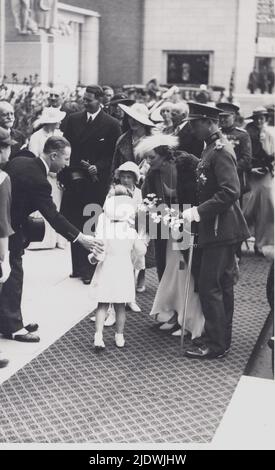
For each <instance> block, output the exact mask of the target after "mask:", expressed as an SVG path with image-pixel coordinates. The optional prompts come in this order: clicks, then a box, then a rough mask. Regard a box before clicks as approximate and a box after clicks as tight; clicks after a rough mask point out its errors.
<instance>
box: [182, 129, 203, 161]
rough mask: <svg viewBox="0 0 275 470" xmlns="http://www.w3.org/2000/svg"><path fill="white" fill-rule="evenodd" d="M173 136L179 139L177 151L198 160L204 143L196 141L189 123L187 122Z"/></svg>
mask: <svg viewBox="0 0 275 470" xmlns="http://www.w3.org/2000/svg"><path fill="white" fill-rule="evenodd" d="M175 134H176V135H177V137H178V138H179V146H178V149H179V150H183V151H185V152H188V153H191V154H192V155H195V156H196V157H198V158H200V157H201V154H202V151H203V147H204V142H203V140H199V139H197V137H196V136H195V135H194V133H193V130H192V127H191V125H190V124H189V122H187V123H186V124H185V125H184V127H182V128H181V129H180V130H179V131H178V132H176V133H175Z"/></svg>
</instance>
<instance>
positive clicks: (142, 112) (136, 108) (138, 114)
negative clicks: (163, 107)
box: [118, 103, 155, 127]
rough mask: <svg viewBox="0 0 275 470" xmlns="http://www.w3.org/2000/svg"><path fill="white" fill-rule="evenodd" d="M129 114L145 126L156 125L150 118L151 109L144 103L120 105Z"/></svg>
mask: <svg viewBox="0 0 275 470" xmlns="http://www.w3.org/2000/svg"><path fill="white" fill-rule="evenodd" d="M118 106H119V107H120V108H121V109H122V110H123V111H124V112H125V113H126V114H128V116H130V117H131V118H133V119H135V121H138V122H140V123H141V124H143V125H144V126H150V127H154V126H155V124H154V123H153V122H152V121H151V120H150V119H149V109H148V108H147V106H146V105H145V104H143V103H134V104H133V105H132V106H126V105H125V104H121V103H120V104H119V105H118Z"/></svg>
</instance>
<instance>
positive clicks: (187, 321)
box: [0, 83, 275, 367]
mask: <svg viewBox="0 0 275 470" xmlns="http://www.w3.org/2000/svg"><path fill="white" fill-rule="evenodd" d="M33 94H34V90H29V91H28V93H25V94H24V93H23V94H21V95H20V94H19V96H14V94H13V95H12V96H10V95H7V90H4V91H3V90H2V94H1V101H0V168H1V170H0V193H1V204H0V333H1V334H2V335H3V337H4V338H8V339H11V340H16V341H21V342H38V341H39V340H40V338H39V336H38V334H37V330H38V328H39V325H38V324H37V323H30V324H28V325H26V324H25V323H24V320H23V316H22V311H21V296H22V287H23V268H22V256H23V254H24V250H25V249H26V248H27V247H28V248H37V247H39V248H55V247H59V248H64V246H65V244H66V243H67V242H66V240H68V242H69V243H70V247H71V260H72V272H71V277H72V278H75V279H76V280H79V281H82V282H83V283H84V284H86V285H89V288H88V289H89V291H90V292H89V294H87V295H90V296H91V299H93V304H95V305H97V307H96V309H95V316H94V317H93V318H92V319H93V320H94V321H95V335H94V347H95V348H96V350H102V349H104V348H105V343H104V338H103V333H104V326H111V325H114V324H115V325H116V326H115V329H116V332H115V343H116V345H117V347H123V346H124V344H125V338H124V325H125V321H126V311H127V308H128V309H130V310H133V311H135V312H139V311H140V307H139V305H138V304H137V302H136V292H139V293H141V294H142V292H144V291H145V290H146V263H147V259H148V253H150V254H151V255H152V253H153V256H154V258H155V266H156V268H157V274H158V279H159V285H158V289H157V292H156V296H155V299H154V303H153V305H152V309H151V312H150V315H151V316H152V318H154V319H155V320H156V322H157V323H158V324H159V327H160V329H162V330H166V331H167V332H169V333H171V334H173V335H174V336H178V335H181V334H182V333H185V334H189V335H190V336H191V339H192V344H191V346H190V347H189V348H188V349H187V350H186V351H185V355H186V357H191V358H198V359H202V358H209V359H215V358H220V357H224V356H225V355H226V354H228V352H229V351H230V347H231V336H232V322H233V311H234V284H235V282H236V279H237V272H238V265H239V262H240V260H241V257H242V243H243V242H245V241H246V240H247V239H248V238H249V237H250V236H251V235H253V236H254V238H255V245H254V250H255V255H257V256H265V254H266V252H269V253H270V252H273V244H274V241H273V225H274V221H273V209H274V171H273V168H274V143H275V131H274V106H270V107H269V108H264V107H258V108H256V109H255V110H254V111H253V113H252V115H251V116H244V118H245V119H240V116H241V114H240V112H241V110H240V107H239V106H238V105H237V104H236V103H231V102H227V101H225V100H223V101H222V102H218V103H214V102H211V101H210V96H209V94H208V93H207V91H206V90H204V89H203V88H202V89H201V90H200V92H199V93H198V95H197V97H196V98H197V99H194V100H193V101H190V102H188V103H187V102H186V101H185V100H183V99H182V97H181V96H180V91H179V89H177V87H172V88H170V89H165V90H161V89H159V88H157V87H156V84H155V83H150V84H149V86H148V87H147V90H146V92H143V93H140V90H138V89H135V88H129V89H128V90H127V91H125V90H124V91H123V90H120V91H118V92H115V91H114V90H113V89H112V88H111V87H110V86H103V87H101V86H99V85H90V86H87V87H86V89H85V90H81V91H80V90H77V91H76V92H75V93H74V94H71V95H70V96H69V98H67V100H65V101H63V102H62V94H61V93H60V91H58V90H56V89H55V88H51V89H49V90H48V91H47V92H45V93H44V92H43V93H42V92H39V93H38V95H37V96H38V97H39V98H38V101H39V103H40V104H39V106H38V107H37V108H36V109H35V112H34V100H33ZM22 102H24V103H27V104H28V106H26V107H25V108H24V107H23V106H22ZM20 103H21V104H20ZM35 103H37V101H36V102H35ZM240 122H241V125H242V127H239V126H237V125H236V123H240ZM152 197H153V199H152ZM148 198H149V199H148ZM148 200H149V206H148ZM152 200H153V201H155V202H154V204H155V206H154V204H153V205H152ZM150 201H151V209H152V207H153V210H151V211H150V210H149V209H148V207H149V208H150ZM144 207H146V208H147V209H146V210H145V218H144V217H143V219H142V215H143V216H144ZM160 207H161V208H162V209H160ZM174 207H178V220H177V223H176V224H172V223H171V218H170V219H169V223H167V220H168V219H167V218H165V217H166V216H165V215H163V214H165V211H166V214H168V213H169V214H171V213H172V211H173V210H174V209H173V208H174ZM163 208H164V209H163ZM163 210H164V212H163ZM43 219H44V221H45V223H46V225H45V227H46V228H45V237H44V240H43V241H41V238H42V237H41V234H40V233H39V236H38V237H37V238H36V235H35V233H36V231H37V226H38V225H39V224H40V227H41V224H42V226H43V223H44V222H43ZM141 219H142V220H143V223H140V220H141ZM190 235H192V237H191V238H190ZM37 240H38V241H37ZM39 240H40V241H39ZM190 240H191V243H192V258H191V250H190ZM31 242H32V243H31ZM146 253H147V254H146ZM189 265H190V267H191V270H190V271H189V270H188V269H187V267H188V266H189ZM76 282H77V281H76ZM186 285H189V289H187V290H186V289H185V288H184V286H186ZM187 295H188V308H187V310H186V308H185V306H186V303H187V301H186V296H187ZM183 324H184V328H185V331H184V332H183V331H182V329H183V328H182V325H183ZM7 363H8V359H7V358H5V357H3V356H2V357H1V356H0V366H1V367H4V366H5V365H7Z"/></svg>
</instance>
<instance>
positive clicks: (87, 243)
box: [77, 232, 104, 261]
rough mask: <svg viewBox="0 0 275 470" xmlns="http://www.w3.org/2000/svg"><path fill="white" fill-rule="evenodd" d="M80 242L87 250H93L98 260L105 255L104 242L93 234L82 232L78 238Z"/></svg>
mask: <svg viewBox="0 0 275 470" xmlns="http://www.w3.org/2000/svg"><path fill="white" fill-rule="evenodd" d="M77 241H78V243H80V245H82V246H83V248H85V249H86V250H87V251H90V252H92V253H91V254H93V255H94V256H95V257H96V258H97V261H100V257H102V256H103V255H104V243H103V242H102V241H101V240H98V239H96V238H94V237H92V236H91V235H84V234H83V233H81V232H80V234H79V235H78V238H77Z"/></svg>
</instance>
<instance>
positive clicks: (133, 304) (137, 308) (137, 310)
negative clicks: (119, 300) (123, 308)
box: [128, 302, 141, 313]
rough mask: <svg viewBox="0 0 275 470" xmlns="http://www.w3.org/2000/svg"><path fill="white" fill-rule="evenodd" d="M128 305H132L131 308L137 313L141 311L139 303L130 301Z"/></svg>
mask: <svg viewBox="0 0 275 470" xmlns="http://www.w3.org/2000/svg"><path fill="white" fill-rule="evenodd" d="M128 306H129V307H130V309H131V310H132V311H133V312H136V313H140V312H141V308H140V307H139V306H138V304H137V303H136V302H129V303H128Z"/></svg>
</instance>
